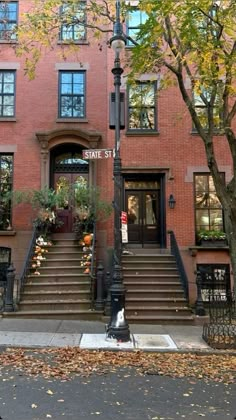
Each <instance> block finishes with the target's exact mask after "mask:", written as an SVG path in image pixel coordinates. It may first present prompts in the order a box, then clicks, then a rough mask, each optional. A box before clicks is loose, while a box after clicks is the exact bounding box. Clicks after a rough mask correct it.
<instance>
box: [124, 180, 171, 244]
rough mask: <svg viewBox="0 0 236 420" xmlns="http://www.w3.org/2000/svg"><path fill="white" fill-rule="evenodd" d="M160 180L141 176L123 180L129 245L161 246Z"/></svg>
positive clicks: (162, 233) (161, 188) (162, 222)
mask: <svg viewBox="0 0 236 420" xmlns="http://www.w3.org/2000/svg"><path fill="white" fill-rule="evenodd" d="M163 179H164V178H163ZM163 179H161V178H160V177H159V178H157V176H156V179H155V178H154V177H153V176H152V175H146V176H145V175H144V176H143V177H142V178H140V179H139V178H136V179H135V180H134V179H132V178H131V177H130V179H128V178H127V179H126V180H125V210H126V211H127V216H128V242H129V244H136V245H139V246H142V247H144V246H145V245H147V246H148V245H154V246H163V245H164V239H163V235H164V209H163V200H161V197H162V196H163V192H162V190H163V188H164V187H163V185H164V183H163Z"/></svg>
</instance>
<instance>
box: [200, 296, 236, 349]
mask: <svg viewBox="0 0 236 420" xmlns="http://www.w3.org/2000/svg"><path fill="white" fill-rule="evenodd" d="M208 313H209V322H208V323H205V324H204V325H203V335H202V337H203V339H204V340H205V341H206V342H207V343H208V344H209V345H210V346H211V347H213V348H217V349H236V301H235V293H234V292H230V291H227V293H225V294H222V293H221V292H218V291H216V290H212V291H211V292H209V295H208Z"/></svg>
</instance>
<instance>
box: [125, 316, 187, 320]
mask: <svg viewBox="0 0 236 420" xmlns="http://www.w3.org/2000/svg"><path fill="white" fill-rule="evenodd" d="M128 319H129V320H131V319H133V320H134V319H136V320H138V319H143V320H145V319H146V320H154V321H155V320H160V321H161V320H163V319H166V320H169V321H171V320H175V319H179V320H183V321H184V320H193V319H194V316H193V315H189V316H186V315H184V316H183V315H179V316H178V315H129V316H128Z"/></svg>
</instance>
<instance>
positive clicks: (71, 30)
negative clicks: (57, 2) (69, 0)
mask: <svg viewBox="0 0 236 420" xmlns="http://www.w3.org/2000/svg"><path fill="white" fill-rule="evenodd" d="M61 19H62V21H63V24H62V26H61V31H60V39H61V41H81V40H85V39H86V28H85V23H86V3H85V1H78V3H77V5H75V4H74V5H72V4H70V5H67V4H64V5H63V6H62V7H61Z"/></svg>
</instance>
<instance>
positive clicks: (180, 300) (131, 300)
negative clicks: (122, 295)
mask: <svg viewBox="0 0 236 420" xmlns="http://www.w3.org/2000/svg"><path fill="white" fill-rule="evenodd" d="M125 300H126V302H144V301H145V302H176V301H178V302H185V299H184V298H176V299H175V298H172V297H167V298H165V297H161V298H158V297H151V298H145V297H144V298H135V297H127V298H126V299H125Z"/></svg>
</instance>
